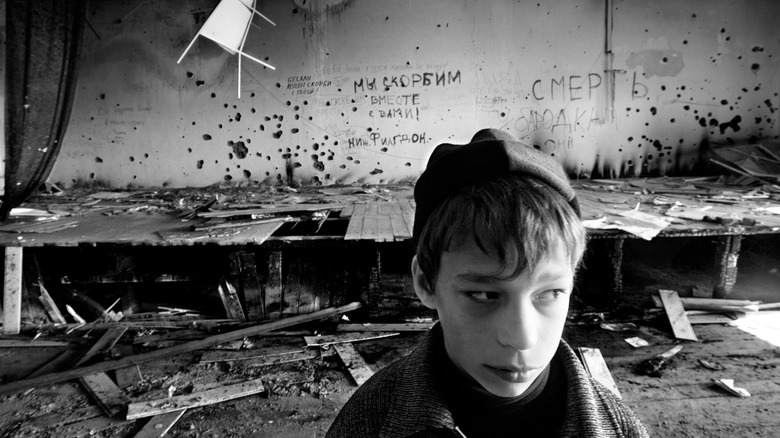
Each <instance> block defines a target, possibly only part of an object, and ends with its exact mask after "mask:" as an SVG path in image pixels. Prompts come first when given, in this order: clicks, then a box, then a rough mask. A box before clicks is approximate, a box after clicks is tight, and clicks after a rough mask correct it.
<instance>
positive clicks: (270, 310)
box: [265, 251, 284, 318]
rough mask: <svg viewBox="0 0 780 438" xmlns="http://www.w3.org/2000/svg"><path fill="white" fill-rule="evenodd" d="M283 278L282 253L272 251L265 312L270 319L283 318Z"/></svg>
mask: <svg viewBox="0 0 780 438" xmlns="http://www.w3.org/2000/svg"><path fill="white" fill-rule="evenodd" d="M283 278H284V276H283V272H282V252H281V251H271V252H269V253H268V279H267V280H266V283H265V310H266V315H268V317H270V318H279V317H281V316H282V305H283V303H284V301H283V297H282V291H283V284H282V279H283Z"/></svg>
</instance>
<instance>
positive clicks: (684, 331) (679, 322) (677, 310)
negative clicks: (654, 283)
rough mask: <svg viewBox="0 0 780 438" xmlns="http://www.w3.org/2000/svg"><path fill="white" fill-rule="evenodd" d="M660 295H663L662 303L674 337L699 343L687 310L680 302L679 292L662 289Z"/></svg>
mask: <svg viewBox="0 0 780 438" xmlns="http://www.w3.org/2000/svg"><path fill="white" fill-rule="evenodd" d="M658 293H659V294H660V295H661V301H662V302H663V305H664V309H665V310H666V316H667V317H668V318H669V324H671V326H672V331H673V332H674V337H675V338H677V339H683V340H686V341H697V342H698V340H699V339H698V338H696V333H695V332H694V331H693V327H691V323H690V321H688V317H687V316H686V315H685V309H684V308H683V304H682V301H680V297H679V295H677V292H675V291H673V290H663V289H661V290H659V291H658Z"/></svg>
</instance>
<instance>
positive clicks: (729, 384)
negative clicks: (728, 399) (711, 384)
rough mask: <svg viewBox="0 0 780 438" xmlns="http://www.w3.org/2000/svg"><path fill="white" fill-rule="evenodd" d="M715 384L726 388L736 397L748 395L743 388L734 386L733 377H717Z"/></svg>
mask: <svg viewBox="0 0 780 438" xmlns="http://www.w3.org/2000/svg"><path fill="white" fill-rule="evenodd" d="M715 384H716V385H718V386H719V387H721V388H723V389H725V390H726V392H728V393H729V394H731V395H736V396H737V397H750V393H749V392H748V391H747V390H746V389H745V388H737V387H736V386H734V379H718V380H716V381H715Z"/></svg>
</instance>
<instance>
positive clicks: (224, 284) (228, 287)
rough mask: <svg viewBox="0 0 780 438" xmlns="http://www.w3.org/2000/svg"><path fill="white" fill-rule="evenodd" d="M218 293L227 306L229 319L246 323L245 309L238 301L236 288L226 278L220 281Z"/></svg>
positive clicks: (223, 303) (226, 311)
mask: <svg viewBox="0 0 780 438" xmlns="http://www.w3.org/2000/svg"><path fill="white" fill-rule="evenodd" d="M217 291H218V292H219V297H220V298H221V299H222V305H223V306H225V313H226V314H227V317H228V318H230V319H237V320H239V321H246V317H245V316H244V309H243V308H242V307H241V301H239V299H238V294H237V293H236V288H234V287H233V285H232V284H230V282H229V281H227V280H226V279H225V278H221V279H220V280H219V286H217Z"/></svg>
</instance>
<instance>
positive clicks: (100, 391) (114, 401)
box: [79, 373, 130, 417]
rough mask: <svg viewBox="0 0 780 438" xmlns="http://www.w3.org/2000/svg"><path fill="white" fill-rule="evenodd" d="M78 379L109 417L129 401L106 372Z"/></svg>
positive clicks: (117, 412) (119, 410)
mask: <svg viewBox="0 0 780 438" xmlns="http://www.w3.org/2000/svg"><path fill="white" fill-rule="evenodd" d="M79 380H80V382H81V384H82V385H83V386H84V389H86V390H87V392H89V393H90V395H92V398H93V399H94V400H95V402H97V404H98V406H100V408H101V409H103V412H105V413H106V415H108V416H109V417H114V416H116V415H117V414H119V413H120V412H122V411H123V410H124V409H125V406H127V405H128V404H129V403H130V397H128V396H127V394H125V392H124V391H122V390H121V389H119V387H118V386H116V384H115V383H114V381H113V380H111V378H109V377H108V375H107V374H106V373H97V374H92V375H89V376H84V377H82V378H81V379H79Z"/></svg>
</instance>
